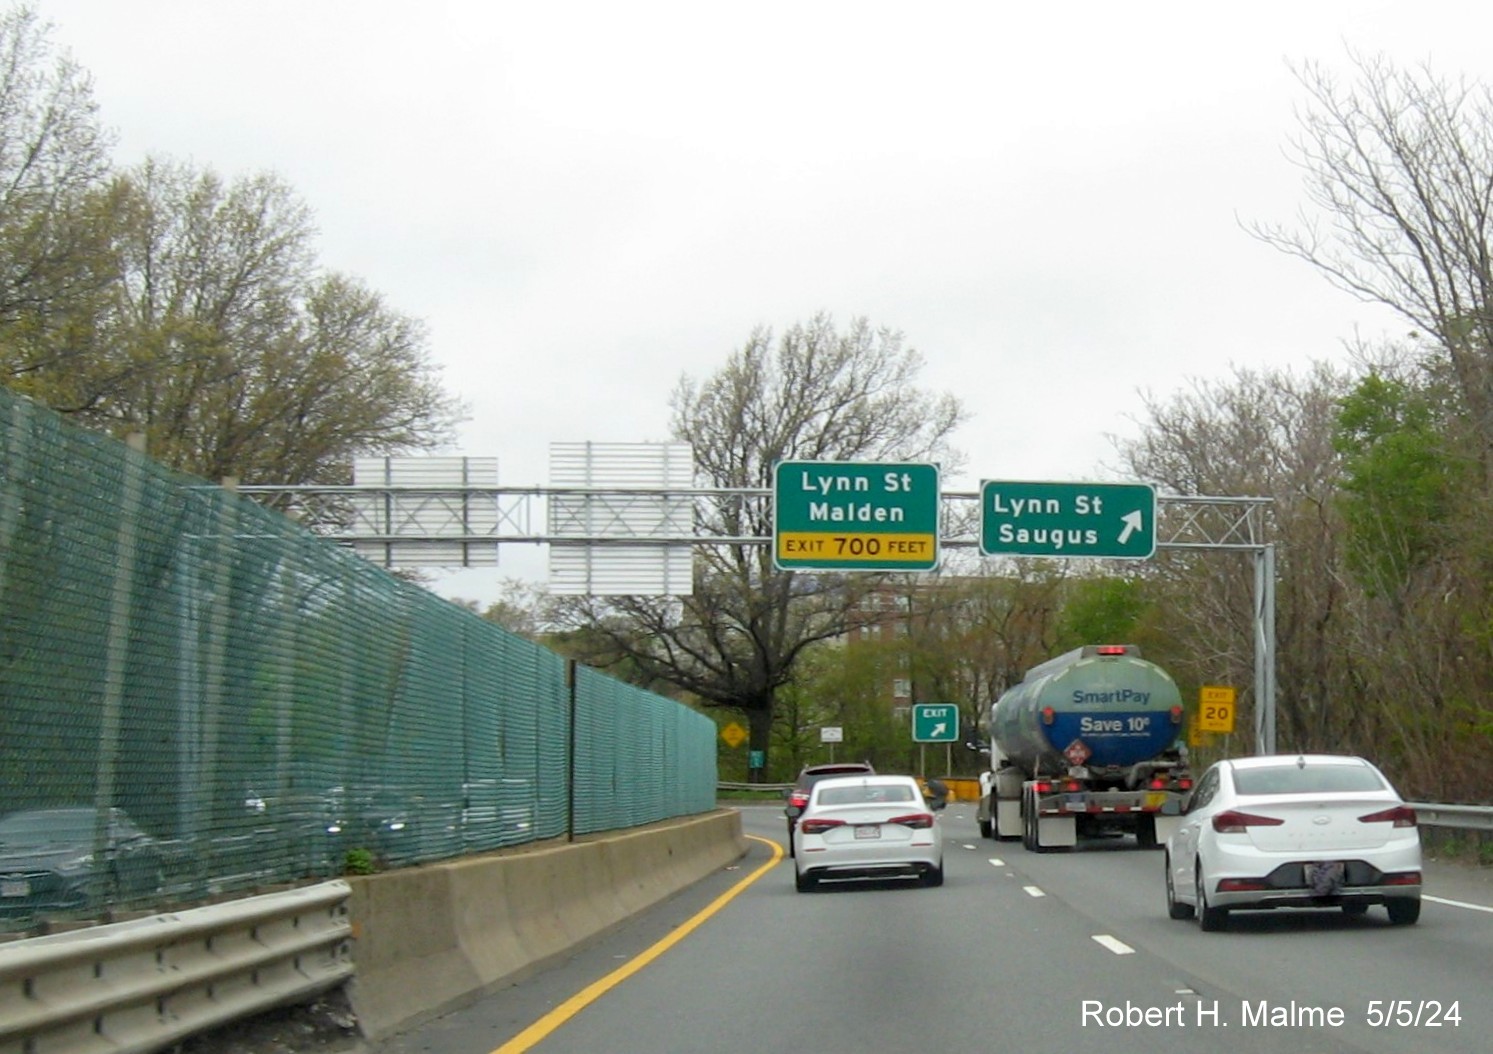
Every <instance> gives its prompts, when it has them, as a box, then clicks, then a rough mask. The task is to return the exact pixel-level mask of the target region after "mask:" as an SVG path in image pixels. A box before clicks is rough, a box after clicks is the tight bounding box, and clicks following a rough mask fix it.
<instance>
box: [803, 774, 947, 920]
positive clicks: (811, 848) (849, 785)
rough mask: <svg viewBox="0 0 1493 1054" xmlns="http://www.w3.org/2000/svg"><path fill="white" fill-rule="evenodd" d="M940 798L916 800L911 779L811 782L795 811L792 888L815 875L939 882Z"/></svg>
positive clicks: (814, 880) (811, 882)
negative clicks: (794, 884) (807, 792)
mask: <svg viewBox="0 0 1493 1054" xmlns="http://www.w3.org/2000/svg"><path fill="white" fill-rule="evenodd" d="M943 805H944V802H943V801H942V800H939V799H935V800H933V801H928V800H926V799H924V797H923V792H922V789H921V788H920V787H919V786H918V782H917V780H915V779H913V778H912V777H911V776H880V775H877V776H872V775H867V776H836V777H832V778H830V779H822V780H820V781H819V782H817V783H815V784H814V787H813V790H812V792H811V793H810V795H809V800H808V802H807V804H805V805H804V806H802V808H799V807H798V806H793V807H792V808H793V809H797V810H798V815H797V820H798V822H797V824H796V825H795V827H794V830H793V850H794V855H793V863H794V867H795V869H796V872H795V877H796V884H797V886H798V891H799V892H800V893H805V892H807V891H809V890H811V889H813V888H814V887H815V885H817V884H818V883H819V881H820V880H821V879H839V878H883V877H895V876H898V875H907V876H913V877H917V878H919V879H921V881H922V883H923V885H925V886H939V885H942V884H943V828H942V825H940V823H939V820H938V812H939V810H940V809H942V808H943Z"/></svg>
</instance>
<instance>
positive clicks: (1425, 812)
mask: <svg viewBox="0 0 1493 1054" xmlns="http://www.w3.org/2000/svg"><path fill="white" fill-rule="evenodd" d="M1405 804H1406V805H1408V806H1410V808H1412V809H1414V810H1415V819H1416V822H1417V823H1420V824H1422V825H1424V826H1426V827H1460V828H1462V829H1463V830H1468V831H1493V805H1437V804H1430V803H1426V802H1418V801H1412V802H1406V803H1405Z"/></svg>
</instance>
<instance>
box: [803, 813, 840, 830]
mask: <svg viewBox="0 0 1493 1054" xmlns="http://www.w3.org/2000/svg"><path fill="white" fill-rule="evenodd" d="M798 826H799V827H800V828H802V829H803V832H804V834H823V833H824V832H825V831H827V830H829V829H830V828H831V827H844V826H845V821H844V820H831V819H829V818H828V817H823V818H820V819H817V820H804V821H802V822H801V823H799V825H798Z"/></svg>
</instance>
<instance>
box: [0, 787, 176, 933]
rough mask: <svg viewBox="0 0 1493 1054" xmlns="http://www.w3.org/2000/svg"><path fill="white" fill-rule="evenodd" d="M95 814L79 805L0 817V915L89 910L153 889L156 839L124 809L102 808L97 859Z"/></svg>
mask: <svg viewBox="0 0 1493 1054" xmlns="http://www.w3.org/2000/svg"><path fill="white" fill-rule="evenodd" d="M97 816H98V813H97V811H96V810H95V809H93V808H92V807H89V806H82V807H69V808H56V809H31V810H28V811H25V812H14V813H11V814H10V815H8V816H5V817H4V818H0V916H12V917H13V916H18V915H34V914H37V913H38V912H45V911H69V910H77V909H85V908H93V907H97V906H98V905H100V904H103V903H105V902H106V901H109V900H113V899H116V898H118V899H129V898H131V897H140V896H145V895H150V894H153V893H156V892H157V891H159V890H160V888H161V886H162V882H163V873H162V872H163V865H162V857H161V850H160V846H159V845H158V843H157V842H156V840H155V839H153V838H152V837H151V836H150V835H148V834H146V833H145V832H144V831H142V830H141V829H140V828H139V827H137V826H135V824H134V822H133V821H131V820H130V818H129V817H128V816H126V815H125V813H124V810H122V809H110V810H109V817H108V823H107V827H106V834H105V848H104V857H103V859H102V860H100V859H98V856H97V853H96V849H97V846H96V844H95V843H96V841H97V834H98V832H97V830H96V818H97Z"/></svg>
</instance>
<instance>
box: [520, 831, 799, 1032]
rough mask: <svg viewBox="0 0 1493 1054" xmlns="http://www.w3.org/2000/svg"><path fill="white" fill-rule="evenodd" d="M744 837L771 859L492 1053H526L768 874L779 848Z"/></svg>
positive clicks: (768, 841)
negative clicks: (766, 850)
mask: <svg viewBox="0 0 1493 1054" xmlns="http://www.w3.org/2000/svg"><path fill="white" fill-rule="evenodd" d="M746 837H747V838H750V839H751V840H752V841H754V842H761V843H762V844H763V845H766V846H768V847H769V848H771V849H772V859H771V860H769V861H768V862H767V863H765V864H763V865H762V866H761V867H759V868H757V870H755V871H753V872H752V873H751V874H750V875H747V876H746V877H745V878H743V879H742V880H741V881H740V882H738V883H736V885H734V886H732V887H731V888H730V889H728V890H726V892H724V893H722V894H721V895H720V896H718V897H716V898H715V899H714V900H713V901H711V902H710V904H709V905H708V906H706V907H705V908H704V909H702V910H701V911H700V912H699V913H698V914H696V915H695V916H694V917H693V918H691V919H690V920H689V921H688V922H686V923H685V924H684V925H682V926H680V927H679V928H678V929H677V930H675V931H674V932H673V933H671V934H669V935H668V936H667V937H665V938H664V939H663V940H661V941H659V942H658V943H657V944H655V945H653V947H651V948H649V949H648V950H647V951H645V952H643V953H642V954H641V955H639V956H638V957H637V958H635V959H633V960H632V961H631V962H629V963H627V964H626V965H623V966H619V967H617V969H615V970H613V971H612V972H611V973H609V974H607V975H606V976H605V977H603V978H601V979H600V980H597V981H593V982H592V983H591V984H589V985H587V986H586V987H585V988H582V989H581V990H580V991H579V992H577V993H576V994H575V995H573V996H571V997H570V998H569V999H567V1000H565V1002H563V1003H561V1004H560V1005H559V1006H557V1007H555V1009H553V1010H551V1011H550V1012H549V1013H548V1014H545V1015H544V1016H543V1017H541V1018H540V1019H539V1020H538V1021H536V1022H534V1023H533V1024H532V1025H530V1026H529V1027H528V1028H526V1029H524V1030H523V1031H522V1032H520V1033H519V1034H518V1035H516V1036H514V1037H513V1038H512V1039H510V1040H509V1041H508V1042H507V1043H504V1044H503V1045H502V1046H501V1047H499V1048H497V1050H494V1051H493V1052H492V1054H522V1052H523V1051H526V1050H529V1049H530V1048H531V1047H533V1046H534V1045H535V1044H536V1043H538V1042H539V1041H540V1040H542V1039H544V1038H546V1037H547V1036H548V1035H549V1034H550V1033H551V1032H553V1031H555V1029H557V1028H559V1027H560V1026H561V1025H563V1024H564V1023H565V1022H567V1021H569V1020H570V1019H571V1018H573V1017H575V1015H576V1014H579V1013H580V1012H581V1011H582V1010H584V1009H585V1008H586V1007H588V1006H590V1005H591V1004H592V1003H594V1002H596V1000H598V999H600V998H601V997H602V996H603V995H605V994H606V993H607V992H609V991H611V990H612V989H613V988H616V987H617V986H618V985H619V984H621V983H622V982H623V981H625V980H627V979H628V978H629V977H631V976H632V975H633V974H635V973H637V972H638V971H639V970H641V969H642V968H643V967H645V966H647V965H648V964H649V963H651V962H652V961H653V960H655V959H657V958H658V957H659V956H660V955H662V954H663V953H664V952H666V951H668V950H669V949H670V948H672V947H674V945H676V944H678V943H679V942H680V941H682V940H684V938H686V937H688V936H689V935H690V934H691V933H693V932H694V931H695V930H696V929H698V928H699V926H700V925H701V924H702V923H703V922H704V921H705V920H706V919H708V918H710V916H712V915H714V914H715V913H716V912H718V911H720V910H721V909H722V908H724V907H725V906H726V905H727V904H729V903H730V902H731V901H732V900H733V899H734V898H735V897H736V895H737V894H738V893H740V892H741V891H742V890H744V889H746V887H747V886H749V885H751V884H752V883H753V882H755V881H757V879H759V878H761V877H762V876H763V875H765V874H767V872H769V871H771V870H772V869H773V867H774V866H776V865H777V862H778V861H779V860H781V859H783V847H782V846H781V845H779V844H778V843H777V842H774V841H772V840H771V839H770V838H759V837H757V836H756V835H754V834H749V835H747V836H746Z"/></svg>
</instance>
